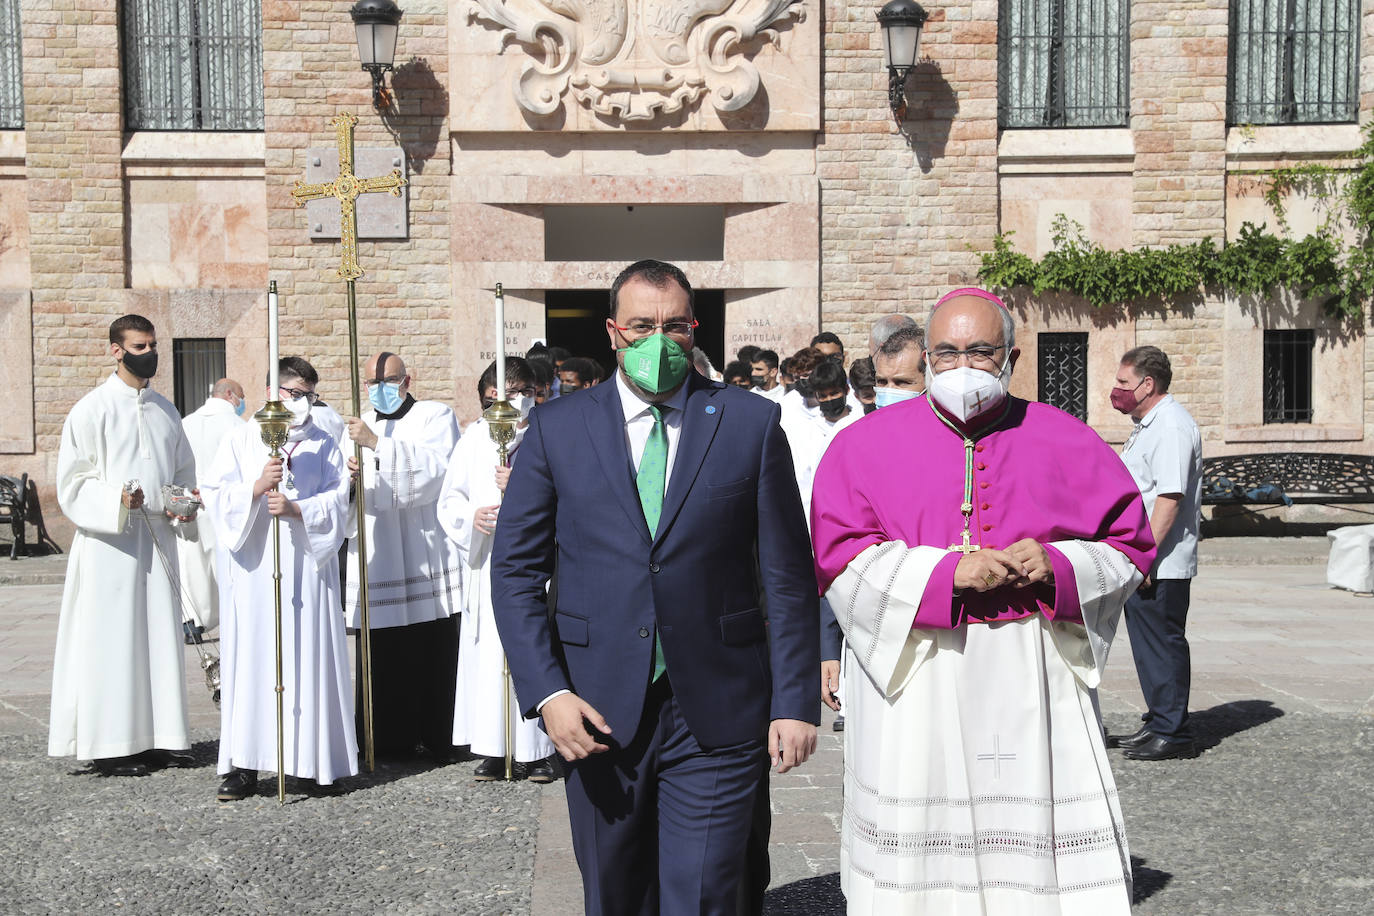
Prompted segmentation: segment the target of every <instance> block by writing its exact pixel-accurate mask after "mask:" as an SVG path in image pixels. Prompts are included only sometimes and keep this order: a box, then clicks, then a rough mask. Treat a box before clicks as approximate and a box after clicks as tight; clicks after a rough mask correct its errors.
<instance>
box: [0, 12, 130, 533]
mask: <svg viewBox="0 0 1374 916" xmlns="http://www.w3.org/2000/svg"><path fill="white" fill-rule="evenodd" d="M22 23H23V53H24V119H25V134H26V142H27V162H26V166H27V179H28V180H27V185H28V220H29V257H30V267H31V276H32V284H33V361H34V362H33V375H34V412H35V433H36V447H37V451H38V454H39V456H40V457H41V459H42V461H43V464H44V466H43V467H41V468H39V467H34V466H32V465H25V466H24V467H23V468H22V469H23V470H28V471H29V472H30V474H31V475H33V476H36V477H39V478H40V479H42V478H45V477H46V478H50V476H51V471H52V469H53V467H54V466H55V463H56V454H57V444H58V441H59V438H60V436H61V432H62V421H63V419H64V418H65V417H66V414H67V411H68V410H69V409H70V407H71V405H72V404H73V403H75V401H76V399H77V398H79V397H80V396H81V395H82V394H84V393H85V392H86V391H87V390H89V389H90V388H91V387H92V386H94V385H95V384H96V383H97V382H99V381H100V379H101V378H103V377H104V375H105V374H106V373H107V372H108V370H109V366H110V362H109V359H108V356H107V355H106V348H107V338H106V331H107V328H108V325H109V323H110V321H111V320H113V319H114V318H117V317H118V316H119V315H120V314H122V313H123V312H122V306H123V287H124V199H123V197H124V189H123V184H122V180H121V172H120V148H121V122H122V113H121V110H120V97H121V96H120V91H119V86H120V76H119V73H120V71H119V35H118V21H117V15H116V4H115V2H114V0H75V2H73V0H33V2H26V3H25V4H24V7H23V12H22ZM21 463H22V462H21ZM12 473H13V472H12ZM51 514H55V513H51Z"/></svg>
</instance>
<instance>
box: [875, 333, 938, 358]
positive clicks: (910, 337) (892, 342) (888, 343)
mask: <svg viewBox="0 0 1374 916" xmlns="http://www.w3.org/2000/svg"><path fill="white" fill-rule="evenodd" d="M911 346H914V347H916V349H918V350H924V349H925V348H926V335H925V334H924V333H923V332H922V331H921V329H920V328H919V327H917V326H916V325H908V326H907V327H904V328H898V329H897V330H895V331H893V332H892V333H891V334H889V335H888V337H887V340H885V341H883V342H882V345H881V346H880V347H878V352H879V353H881V354H882V355H883V356H899V355H900V354H901V352H902V351H903V350H905V349H906V348H907V347H911Z"/></svg>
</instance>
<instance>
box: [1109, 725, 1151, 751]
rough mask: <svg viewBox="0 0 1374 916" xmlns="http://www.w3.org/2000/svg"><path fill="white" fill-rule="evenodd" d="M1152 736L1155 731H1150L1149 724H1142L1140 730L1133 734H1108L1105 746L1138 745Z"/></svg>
mask: <svg viewBox="0 0 1374 916" xmlns="http://www.w3.org/2000/svg"><path fill="white" fill-rule="evenodd" d="M1154 736H1155V733H1154V732H1152V731H1150V726H1148V725H1142V726H1140V731H1138V732H1136V733H1135V734H1134V735H1108V736H1107V747H1140V746H1141V745H1142V744H1144V743H1145V742H1147V741H1149V740H1150V739H1151V738H1153V737H1154Z"/></svg>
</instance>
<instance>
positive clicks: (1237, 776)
mask: <svg viewBox="0 0 1374 916" xmlns="http://www.w3.org/2000/svg"><path fill="white" fill-rule="evenodd" d="M1324 544H1325V539H1306V538H1304V539H1284V540H1282V541H1279V540H1268V541H1261V540H1252V539H1236V540H1235V541H1232V542H1229V543H1227V542H1207V543H1206V544H1205V545H1204V552H1203V554H1204V568H1203V570H1202V573H1201V575H1200V576H1199V578H1198V579H1197V580H1196V581H1195V583H1194V590H1193V610H1192V614H1191V620H1190V626H1189V632H1190V637H1191V641H1192V645H1193V663H1194V682H1193V709H1194V722H1195V725H1196V728H1197V731H1198V734H1199V737H1200V739H1201V745H1202V746H1203V748H1204V753H1203V754H1202V756H1201V757H1199V758H1198V759H1196V760H1191V761H1169V762H1165V763H1132V762H1131V761H1126V760H1123V759H1122V758H1121V757H1120V755H1119V752H1115V751H1113V752H1111V753H1112V760H1113V766H1114V768H1115V773H1116V778H1117V782H1118V785H1119V787H1120V790H1121V795H1122V808H1123V810H1124V811H1125V815H1126V824H1127V833H1128V837H1129V839H1130V844H1131V852H1132V857H1133V860H1134V865H1135V878H1136V892H1137V898H1138V902H1137V906H1136V910H1135V912H1137V913H1140V914H1145V916H1154V914H1180V916H1185V914H1186V916H1191V914H1209V916H1210V914H1219V916H1260V914H1270V913H1274V914H1278V913H1284V914H1287V913H1294V914H1297V913H1302V914H1337V913H1367V912H1370V911H1371V910H1374V907H1371V906H1370V904H1369V899H1370V897H1371V891H1374V877H1371V876H1370V873H1369V870H1368V868H1367V866H1366V865H1365V864H1364V859H1365V855H1364V851H1365V850H1366V849H1367V847H1368V840H1367V837H1368V834H1369V831H1370V829H1371V826H1372V823H1371V822H1374V809H1371V805H1370V802H1369V799H1370V798H1371V797H1374V774H1371V769H1370V766H1369V760H1370V758H1371V754H1372V753H1374V667H1371V663H1374V628H1371V627H1370V626H1369V622H1370V620H1371V618H1374V599H1370V598H1360V597H1356V596H1352V595H1350V594H1348V593H1344V592H1338V591H1332V590H1329V589H1327V588H1325V586H1324V584H1323V581H1324V576H1323V571H1322V569H1321V567H1320V566H1319V565H1317V561H1319V560H1321V559H1322V557H1323V556H1324ZM1208 548H1210V550H1209V549H1208ZM23 562H25V561H20V563H17V564H14V565H15V566H20V565H21V564H22V563H23ZM33 569H34V576H35V577H36V576H38V575H39V574H40V573H41V574H42V575H47V576H50V575H51V570H47V569H46V567H39V566H37V565H36V566H35V567H34V568H33ZM0 578H7V579H8V580H9V581H19V582H24V581H34V579H32V578H30V579H26V578H25V576H24V575H22V574H16V573H0ZM37 581H47V582H51V581H53V579H52V578H48V579H39V580H37ZM59 598H60V589H59V588H58V587H56V586H55V585H51V584H44V585H22V584H21V585H9V586H6V587H3V588H0V777H3V788H0V852H3V854H4V855H5V858H6V859H7V860H8V861H7V865H8V867H6V868H4V869H0V912H5V913H45V912H72V911H91V910H95V911H110V910H114V909H119V910H121V911H123V912H130V913H164V912H187V913H199V912H225V913H249V912H251V913H286V912H293V913H294V912H302V911H306V912H321V913H324V912H328V913H441V912H442V913H507V912H509V913H520V914H523V913H530V912H533V913H535V914H540V916H544V914H550V916H552V914H558V916H563V914H568V913H576V912H579V911H580V899H581V898H580V890H579V882H578V875H577V869H576V865H575V863H574V862H573V861H572V856H571V851H570V842H569V840H568V833H567V818H566V813H565V809H564V807H563V800H562V788H561V784H559V783H555V784H553V785H551V786H545V787H536V786H533V785H530V784H528V783H524V784H518V785H504V784H499V783H485V784H483V783H476V782H474V781H473V780H472V778H471V764H455V765H450V766H447V767H441V768H433V767H428V766H426V765H424V764H422V763H419V762H415V763H411V764H406V765H396V764H386V763H385V762H381V763H379V768H378V772H377V773H376V774H373V775H371V776H367V777H360V778H359V779H358V780H355V781H354V783H353V790H352V791H351V792H349V793H348V794H345V795H341V796H335V797H324V798H321V797H311V796H308V795H306V794H304V793H303V792H295V791H293V794H291V795H290V796H289V798H288V802H289V803H288V804H287V806H286V807H285V808H284V809H278V807H277V805H276V801H275V797H274V795H275V784H274V780H273V779H271V778H267V779H265V780H264V782H263V784H262V792H263V794H262V795H261V796H259V797H257V798H255V799H252V800H250V801H246V802H242V803H237V804H231V805H224V804H219V803H216V802H215V801H214V795H213V793H214V788H215V785H216V782H217V780H216V778H215V776H214V752H215V743H214V742H215V737H216V733H217V718H216V716H215V711H214V707H213V706H212V705H211V704H210V702H209V699H208V697H207V696H206V694H205V690H204V687H203V685H202V684H201V683H200V682H199V678H200V675H199V672H198V671H197V670H196V669H195V666H194V657H193V656H190V655H189V654H188V691H189V694H190V697H191V703H192V711H193V713H192V725H193V729H194V731H195V737H196V741H197V743H196V746H195V754H196V757H197V761H198V763H199V766H198V767H197V768H194V769H187V770H168V771H163V772H159V773H155V774H153V775H151V776H149V777H146V778H144V779H105V778H100V777H96V776H92V775H90V774H89V772H88V771H86V770H85V769H84V768H83V767H81V766H80V765H79V764H76V763H75V762H74V761H72V760H70V759H66V760H53V759H49V758H47V757H46V756H44V746H45V735H46V726H47V703H48V689H49V683H48V681H49V679H50V677H51V673H50V672H51V658H52V647H53V639H54V634H55V630H56V619H57V605H58V601H59ZM188 651H189V650H188ZM1101 700H1102V707H1103V712H1104V717H1105V719H1106V721H1107V724H1108V726H1109V727H1110V728H1111V729H1113V730H1122V731H1125V730H1134V717H1135V715H1136V714H1137V713H1138V712H1139V709H1140V700H1139V690H1138V687H1137V685H1136V681H1135V674H1134V669H1133V667H1132V664H1131V656H1130V649H1129V647H1128V645H1127V641H1126V639H1125V633H1124V627H1123V631H1122V634H1121V637H1120V639H1119V642H1118V644H1117V646H1116V647H1115V648H1114V650H1113V656H1112V663H1111V665H1110V667H1109V670H1108V673H1107V679H1106V682H1105V684H1104V686H1103V690H1102V693H1101ZM829 721H830V720H829V717H827V720H826V726H825V728H824V729H823V731H822V733H821V747H820V751H819V753H818V754H817V756H816V757H815V758H813V760H812V761H811V762H809V763H808V764H807V765H806V766H805V767H803V768H802V769H800V770H798V771H795V772H794V773H792V774H788V775H786V776H783V777H778V778H775V779H774V780H773V790H772V802H773V809H774V821H773V834H772V843H773V845H772V858H773V884H772V888H771V889H770V891H769V894H768V905H767V909H768V912H769V913H775V914H790V913H803V912H804V913H807V914H831V913H842V912H843V899H842V897H841V896H840V893H839V887H838V879H837V877H836V874H835V872H836V869H837V867H838V848H837V836H838V829H839V818H840V806H841V800H840V789H839V786H840V781H841V780H840V773H841V767H842V761H841V758H840V742H839V740H838V736H837V735H835V734H834V733H833V732H831V731H830V730H829ZM297 788H298V787H294V786H293V787H292V789H293V790H294V789H297Z"/></svg>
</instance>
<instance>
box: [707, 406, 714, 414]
mask: <svg viewBox="0 0 1374 916" xmlns="http://www.w3.org/2000/svg"><path fill="white" fill-rule="evenodd" d="M706 412H707V413H715V412H716V405H714V404H707V405H706Z"/></svg>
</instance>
